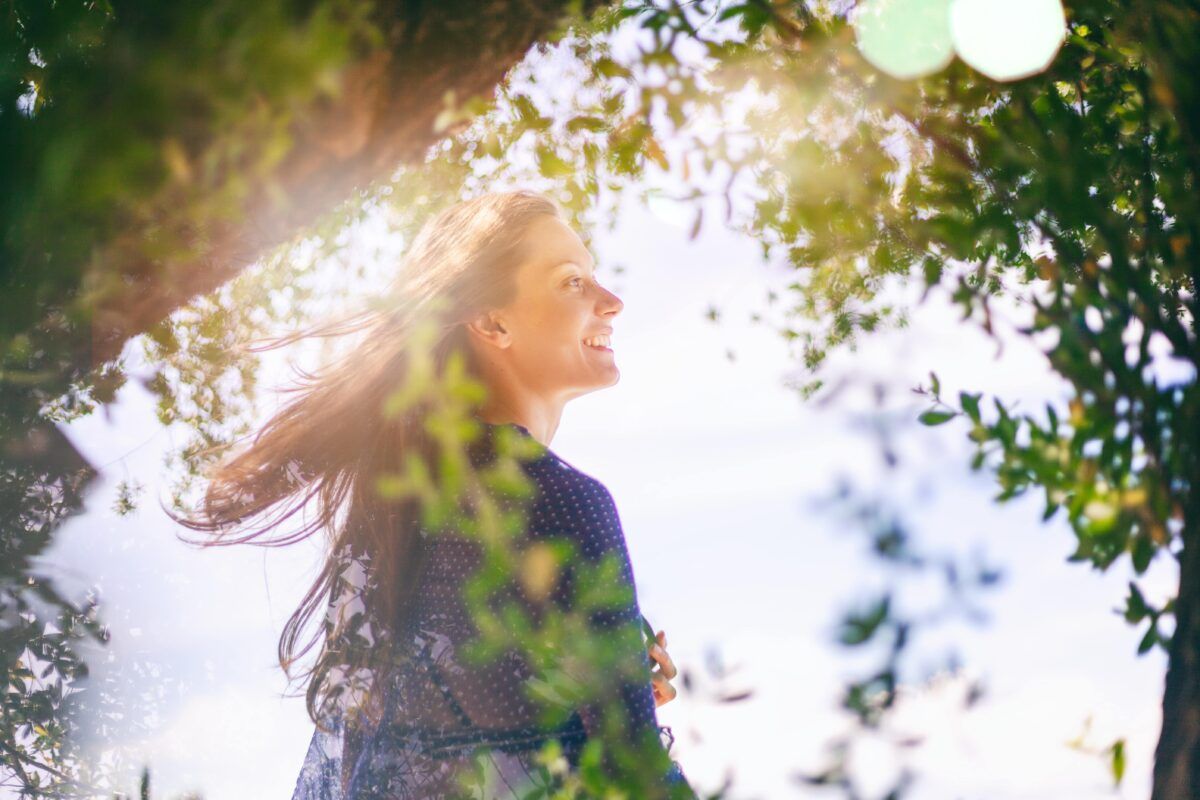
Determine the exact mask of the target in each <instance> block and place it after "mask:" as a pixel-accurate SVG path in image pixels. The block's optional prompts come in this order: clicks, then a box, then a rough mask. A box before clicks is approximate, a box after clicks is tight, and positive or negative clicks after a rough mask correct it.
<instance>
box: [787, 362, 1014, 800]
mask: <svg viewBox="0 0 1200 800" xmlns="http://www.w3.org/2000/svg"><path fill="white" fill-rule="evenodd" d="M886 394H887V393H886V387H885V386H883V385H882V384H876V385H875V392H874V396H875V400H876V404H877V405H879V406H882V405H883V401H884V399H885V398H886ZM877 417H878V418H877V419H876V420H875V421H874V425H873V426H872V430H873V433H874V435H875V436H876V437H877V438H878V440H879V441H878V445H879V453H880V457H881V460H882V461H883V463H884V466H885V468H886V470H887V472H886V473H885V476H886V478H885V479H884V480H882V481H880V486H888V487H893V486H898V485H900V484H901V483H902V476H903V472H902V467H903V465H902V464H901V462H900V459H899V458H898V457H897V456H896V454H895V451H894V448H893V447H892V446H891V439H892V438H893V437H894V436H895V433H894V432H893V431H892V430H891V428H892V427H894V426H896V425H897V423H892V422H889V421H888V418H887V417H886V416H885V415H884V414H882V413H878V414H877ZM909 422H910V421H909V420H905V419H903V418H902V419H901V421H900V423H899V425H900V426H904V425H905V424H908V423H909ZM893 505H897V506H903V507H905V508H907V507H909V506H910V505H912V506H915V505H917V504H916V503H915V502H913V501H912V500H910V499H909V498H905V499H903V500H899V499H895V498H890V499H889V498H884V497H882V496H881V497H874V496H867V495H866V494H865V493H864V492H862V491H861V490H858V489H856V487H855V486H854V484H853V481H852V479H851V478H849V477H846V476H839V477H838V478H837V480H836V486H835V488H834V489H833V491H832V492H830V493H829V494H828V495H827V496H823V497H817V498H815V499H814V500H813V501H812V503H811V505H810V508H811V510H812V511H814V512H816V513H834V514H836V515H837V516H838V518H839V521H840V522H841V523H843V524H839V525H837V527H836V530H838V531H842V530H847V529H849V530H853V531H856V532H858V533H860V534H862V535H863V536H865V537H866V539H867V542H868V551H867V552H868V556H869V557H870V558H871V560H872V561H873V562H874V564H873V566H874V567H876V568H878V569H881V570H883V571H884V572H885V574H886V576H887V582H886V585H885V586H883V587H882V588H880V589H877V590H871V591H870V592H868V593H867V595H866V597H867V599H866V600H865V602H864V601H862V600H861V599H860V600H859V601H857V603H856V604H855V605H852V606H851V607H850V608H848V609H847V610H846V611H845V612H844V613H843V615H842V616H841V617H840V618H839V620H838V624H837V627H836V639H837V642H838V644H840V645H841V646H842V647H843V648H845V649H846V650H848V651H852V652H853V653H863V654H865V655H866V656H867V657H868V659H874V661H871V662H870V665H869V666H868V667H867V669H866V674H865V675H864V676H863V677H861V678H852V679H850V680H848V681H847V683H846V685H845V690H844V693H843V695H842V697H841V708H842V710H843V711H844V712H845V713H846V714H848V715H849V716H850V718H851V721H852V723H851V725H850V727H849V728H848V729H847V730H846V731H845V732H844V733H842V734H840V735H839V736H837V737H836V738H834V739H832V740H830V741H829V742H828V743H827V744H826V750H827V753H826V763H825V764H824V765H823V766H822V767H820V768H818V769H816V770H814V771H808V772H797V773H795V774H794V779H795V780H796V782H797V783H799V784H801V785H805V786H813V787H821V788H825V789H833V790H837V791H839V792H840V793H842V794H843V795H844V796H845V797H847V798H848V800H860V799H861V798H865V797H887V798H890V799H891V800H898V798H901V797H904V796H907V795H908V794H909V793H910V792H911V791H912V790H913V789H914V787H915V786H916V785H917V783H918V781H919V775H918V773H917V772H916V770H915V769H914V768H912V767H911V766H910V765H908V764H907V763H905V761H904V756H905V754H906V753H907V752H910V751H911V750H912V749H913V748H915V747H918V746H920V745H921V744H923V743H924V740H925V738H926V734H925V733H924V732H922V731H920V730H913V729H911V728H909V727H907V723H906V722H904V721H899V720H897V719H895V717H896V712H897V711H898V710H899V709H900V708H901V707H903V706H904V705H906V704H914V703H916V704H919V703H921V702H922V700H923V699H926V698H930V697H937V696H938V695H939V694H945V693H953V692H958V693H960V694H961V695H962V708H963V710H964V711H967V710H970V709H971V708H972V707H974V705H975V704H976V703H977V702H979V700H980V699H982V698H983V697H984V696H985V694H986V688H985V685H984V683H983V681H982V680H981V679H975V678H971V677H969V676H968V675H967V674H965V672H964V671H963V670H962V669H961V667H962V664H961V662H960V657H959V654H958V653H957V652H956V651H953V650H951V651H950V652H948V653H946V654H945V656H944V663H943V664H942V665H941V666H939V667H935V668H932V669H931V668H929V667H928V666H926V667H924V669H925V674H919V673H918V672H917V667H916V665H915V664H914V663H913V662H914V661H915V660H916V652H917V648H916V644H917V642H918V640H919V639H920V638H922V637H929V635H930V632H931V631H935V632H936V631H937V630H938V629H939V628H942V627H946V626H948V625H950V624H952V623H954V622H956V621H958V620H960V619H962V620H965V621H966V622H968V623H971V624H983V623H985V622H987V615H986V612H985V611H984V610H983V609H982V608H981V607H980V606H979V605H978V600H977V598H976V595H977V594H979V593H982V592H984V591H986V590H989V589H991V588H992V587H994V586H996V585H998V584H999V583H1000V582H1001V580H1002V579H1003V573H1002V572H1001V571H1000V570H999V569H998V568H996V567H993V566H990V565H988V563H987V562H986V561H985V560H984V559H983V557H982V556H980V555H979V553H978V552H976V553H974V554H973V555H972V557H971V558H970V559H969V560H968V559H964V558H961V557H959V556H958V555H956V554H954V553H947V554H942V555H937V556H934V555H931V554H928V553H925V552H921V551H920V550H918V549H917V547H916V546H915V543H914V540H915V538H916V537H915V536H914V534H913V532H912V531H911V526H910V525H909V524H908V523H907V522H905V520H904V519H903V516H904V515H903V514H901V513H900V512H898V511H897V510H894V509H893V508H892V506H893ZM844 523H849V525H846V524H844ZM928 575H932V576H933V577H934V579H936V580H937V581H938V586H939V589H940V593H939V598H938V602H936V603H934V604H932V606H931V604H930V603H929V602H928V601H923V600H922V599H921V598H920V593H919V592H918V593H917V595H916V597H915V599H914V596H913V595H911V594H909V592H908V591H906V590H907V589H908V587H909V586H910V585H917V586H919V585H920V583H919V579H921V578H922V577H925V576H928ZM921 653H922V656H923V657H924V658H928V654H929V648H926V649H925V650H923V651H921ZM914 716H915V712H910V713H909V716H908V720H909V721H911V720H912V719H913V718H914ZM878 740H882V741H883V742H885V743H886V745H887V746H888V747H890V748H891V749H892V750H893V751H894V752H895V754H896V755H897V764H898V766H897V768H896V769H895V770H894V771H895V772H896V773H897V774H896V776H895V779H894V782H893V783H892V785H890V786H888V787H887V788H886V789H882V790H880V789H878V788H874V789H870V788H865V787H864V785H863V784H864V783H867V784H868V785H876V784H878V783H879V781H880V775H881V774H882V775H883V776H884V777H886V776H887V774H888V773H889V772H890V771H892V770H889V769H888V765H887V764H879V763H878V760H876V761H875V762H874V763H873V768H872V769H871V770H870V773H869V774H865V775H864V774H861V773H862V772H866V770H864V769H863V767H862V766H861V764H862V762H861V761H859V760H857V759H856V758H855V751H856V748H858V747H861V746H862V742H864V741H878ZM856 763H857V764H859V765H860V766H858V767H857V768H856V767H855V766H854V765H855V764H856Z"/></svg>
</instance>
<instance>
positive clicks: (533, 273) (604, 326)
mask: <svg viewBox="0 0 1200 800" xmlns="http://www.w3.org/2000/svg"><path fill="white" fill-rule="evenodd" d="M526 243H527V246H526V253H528V254H529V255H528V256H527V257H526V260H525V261H524V262H523V263H522V264H521V265H520V267H519V268H518V270H517V274H516V284H517V294H516V298H515V300H514V301H513V302H512V303H510V304H509V305H508V306H506V307H505V308H503V309H498V311H497V319H498V321H499V322H500V324H501V325H503V327H504V331H505V333H506V334H507V337H506V339H507V346H506V347H505V348H504V349H503V351H502V354H498V355H500V358H501V359H502V360H503V362H504V363H505V366H506V368H507V369H508V370H510V371H511V373H513V374H510V375H509V376H508V377H509V378H515V379H516V380H517V381H518V382H519V383H520V384H522V385H523V386H524V387H525V388H526V389H527V390H531V391H534V392H536V393H537V394H539V395H541V396H543V397H557V398H559V399H562V400H563V401H565V400H569V399H571V398H572V397H577V396H579V395H581V394H585V393H587V392H591V391H594V390H596V389H602V388H604V387H606V386H612V385H613V384H615V383H616V382H617V381H618V380H619V379H620V376H621V373H620V371H619V370H618V369H617V362H616V357H615V355H614V354H613V351H612V347H611V344H612V341H611V338H610V337H611V334H612V332H613V317H615V316H616V315H617V314H618V313H620V311H621V309H622V308H624V306H625V304H624V303H622V302H621V299H620V298H619V297H617V296H616V295H615V294H613V293H612V292H610V291H609V290H608V289H605V288H604V287H603V286H601V285H600V284H599V283H597V282H596V275H595V261H594V260H593V258H592V256H591V254H590V253H589V252H588V250H587V248H586V247H585V246H584V244H583V241H582V240H581V239H580V238H579V236H578V235H577V234H576V233H575V231H573V230H571V227H570V226H569V225H567V224H566V223H565V222H563V221H562V220H560V219H558V218H557V217H548V216H547V217H539V218H538V219H537V220H536V221H535V222H534V223H532V224H531V225H530V228H529V230H528V233H527V238H526ZM593 337H604V339H603V346H599V347H595V346H591V345H588V344H585V343H584V340H585V339H592V338H593ZM497 341H498V342H499V341H500V340H497Z"/></svg>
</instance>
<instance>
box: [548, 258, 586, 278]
mask: <svg viewBox="0 0 1200 800" xmlns="http://www.w3.org/2000/svg"><path fill="white" fill-rule="evenodd" d="M569 266H576V267H578V266H582V265H581V264H580V262H578V261H576V260H575V259H573V258H568V259H567V260H565V261H560V262H559V263H558V264H557V265H556V266H555V268H554V269H555V271H556V272H558V271H561V270H563V269H564V268H566V267H569ZM595 272H596V259H594V258H593V259H592V273H593V274H595Z"/></svg>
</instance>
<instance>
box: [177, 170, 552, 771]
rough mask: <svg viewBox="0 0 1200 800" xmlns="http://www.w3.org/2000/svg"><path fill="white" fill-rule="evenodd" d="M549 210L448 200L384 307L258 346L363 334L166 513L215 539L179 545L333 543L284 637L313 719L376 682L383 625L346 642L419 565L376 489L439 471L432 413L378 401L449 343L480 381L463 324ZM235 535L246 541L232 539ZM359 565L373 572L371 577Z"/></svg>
mask: <svg viewBox="0 0 1200 800" xmlns="http://www.w3.org/2000/svg"><path fill="white" fill-rule="evenodd" d="M547 215H548V216H556V217H559V218H562V212H561V210H560V209H559V207H558V206H557V205H556V204H555V203H554V202H553V201H552V200H550V199H548V198H546V197H544V196H542V195H540V194H538V193H535V192H532V191H527V190H517V191H510V192H493V193H488V194H484V195H481V196H479V197H476V198H473V199H470V200H466V201H463V202H460V203H458V204H455V205H453V206H450V207H448V208H446V209H444V210H442V211H441V212H440V213H438V214H437V215H436V216H434V217H433V218H432V219H431V220H429V221H428V222H427V223H426V224H425V225H424V227H423V228H422V229H421V230H420V232H419V233H418V235H417V236H416V237H415V238H414V240H413V242H412V244H411V246H410V247H409V249H408V250H407V252H406V253H405V256H404V258H403V260H402V262H401V267H400V270H399V273H398V276H397V278H396V279H395V280H394V281H393V283H392V286H391V287H389V291H388V292H387V297H388V298H389V301H388V303H387V304H386V305H385V306H383V307H376V308H369V309H367V310H365V311H359V312H357V313H355V314H351V315H350V316H348V317H345V318H342V319H340V320H335V321H332V322H326V323H323V324H319V325H316V326H314V327H311V328H309V329H307V330H305V331H301V332H297V333H292V334H289V335H287V336H284V337H281V338H278V339H274V340H271V343H270V344H268V345H267V346H265V347H259V348H257V349H274V348H277V347H282V346H284V345H287V344H290V343H293V342H295V341H298V340H300V339H304V338H308V337H331V336H342V335H347V334H351V333H358V332H365V336H364V337H363V338H362V340H361V343H359V344H357V345H355V346H354V347H353V348H352V349H350V350H349V351H348V352H347V353H346V354H345V355H344V356H342V357H340V358H337V359H336V360H334V361H332V362H331V363H330V364H328V365H326V366H325V367H323V368H322V369H319V370H317V371H316V372H313V373H308V372H302V379H301V381H300V382H299V384H298V385H296V386H292V387H288V388H287V389H285V391H287V392H296V393H298V397H296V398H295V399H294V400H292V401H291V402H290V403H289V404H287V405H286V406H285V407H284V408H283V409H282V410H280V411H279V412H278V413H277V414H276V415H275V416H274V417H273V418H271V419H270V420H269V421H268V422H267V423H266V424H265V425H264V426H263V427H262V429H261V430H259V431H258V432H257V433H256V434H255V435H254V436H253V438H252V440H251V441H250V444H249V446H248V447H245V448H244V449H242V450H241V451H240V452H236V453H234V454H232V455H231V456H230V457H227V458H225V459H224V460H221V461H219V462H218V463H216V465H215V466H214V468H213V469H212V470H211V471H210V472H209V473H208V474H207V475H206V476H205V477H206V478H207V485H206V489H205V493H204V495H203V497H202V499H201V501H200V503H199V505H198V508H197V513H196V515H195V516H191V517H187V516H182V515H175V514H172V516H173V517H174V518H175V519H176V521H178V522H179V523H180V524H181V525H184V526H185V527H187V528H190V529H192V530H197V531H203V532H205V533H207V534H210V535H211V537H210V538H205V539H202V540H199V541H196V540H187V541H191V542H192V543H195V544H201V545H204V546H214V545H232V544H243V543H252V544H257V545H260V546H282V545H287V544H291V543H293V542H296V541H299V540H301V539H305V538H307V537H309V536H311V535H313V534H314V533H317V532H321V531H323V532H325V533H326V535H327V536H328V537H329V541H328V545H329V547H328V553H327V557H326V558H325V561H324V565H323V568H322V570H321V572H320V574H319V577H318V578H317V580H316V581H315V582H314V583H313V585H312V586H311V587H310V588H309V590H308V592H307V594H305V596H304V598H303V600H302V601H301V603H300V605H299V607H298V608H297V609H296V611H295V612H294V613H293V614H292V615H291V617H290V618H289V619H288V621H287V623H286V625H285V626H284V630H283V633H282V635H281V637H280V640H279V663H280V665H281V666H282V668H283V670H284V673H285V674H286V675H287V676H288V678H289V682H290V681H293V680H296V678H297V677H299V678H307V679H308V686H307V692H306V696H307V708H308V713H309V716H310V717H311V718H312V719H313V721H314V722H315V723H316V724H317V725H318V726H321V724H322V717H323V712H324V709H325V708H326V705H327V703H328V702H329V701H330V700H331V699H333V698H334V697H336V696H337V695H338V694H339V693H340V692H342V691H344V690H346V689H347V687H348V686H351V684H352V680H348V677H349V678H352V677H353V675H354V674H355V672H356V670H359V669H360V668H363V667H364V666H365V667H367V668H368V670H369V671H370V672H371V673H372V674H375V670H377V669H378V666H379V664H378V663H374V664H371V665H368V664H367V659H368V658H370V659H371V660H372V661H373V662H375V661H378V660H379V659H380V653H379V651H380V647H379V646H378V644H379V643H378V642H374V643H372V641H371V640H372V638H373V636H374V635H375V634H377V633H379V631H374V632H372V631H368V632H367V633H365V634H359V635H360V636H364V637H365V639H366V644H367V645H368V646H366V647H351V646H349V644H348V642H349V641H350V640H351V639H353V635H354V634H353V632H352V631H350V630H349V628H350V626H351V624H352V623H353V622H354V621H355V620H357V621H358V622H361V615H359V614H358V613H357V612H359V611H363V610H367V611H369V612H370V617H371V618H372V620H379V621H380V622H381V623H382V624H384V625H389V624H392V625H396V624H399V621H400V620H401V618H402V614H403V612H404V611H405V609H406V608H407V606H408V601H409V597H410V595H409V590H410V589H411V587H412V585H413V583H414V580H415V576H416V569H417V567H418V565H419V552H418V551H419V550H420V536H419V533H418V530H417V527H418V524H419V521H420V520H419V513H418V511H417V510H416V508H415V507H414V504H413V503H412V502H410V501H404V502H401V501H397V500H394V499H385V498H383V497H381V496H380V494H379V493H378V491H377V489H376V481H377V478H379V477H380V476H381V475H384V474H386V473H389V472H391V473H395V472H403V471H404V470H403V466H404V465H405V464H406V462H407V461H408V459H410V458H411V457H412V456H413V455H414V454H415V455H416V456H417V457H419V458H420V459H421V460H422V461H423V463H424V464H425V465H426V467H427V469H428V474H431V475H433V474H437V464H436V463H435V458H436V449H435V446H434V444H435V443H434V442H433V441H431V438H430V436H429V434H428V432H427V431H426V429H425V426H424V417H425V415H426V414H427V413H429V412H430V411H431V410H432V409H430V408H428V407H427V405H422V404H416V405H414V406H413V407H411V408H408V409H406V410H405V411H404V413H401V414H397V415H394V416H390V417H387V416H385V415H384V413H383V408H384V403H385V400H386V399H387V398H388V397H389V395H391V394H392V393H393V392H395V391H396V390H397V389H398V388H400V387H399V386H398V382H399V381H400V380H401V377H402V376H404V375H406V374H407V373H408V370H407V366H408V365H409V363H410V362H411V360H412V359H413V358H416V357H427V358H431V360H432V363H433V365H434V368H435V369H436V370H437V371H438V374H440V373H441V370H443V369H444V367H445V365H446V362H447V360H448V359H449V357H450V355H451V353H453V352H454V351H455V350H456V349H457V350H459V351H461V352H462V353H463V357H464V363H465V365H466V367H467V370H468V372H469V373H475V367H474V364H473V360H472V358H471V351H470V348H469V347H468V346H467V341H466V327H465V325H464V324H463V323H464V322H466V321H468V320H469V319H472V318H474V316H475V315H477V314H479V313H482V312H484V311H486V310H487V309H489V308H495V307H499V306H503V305H505V304H507V303H508V302H510V301H511V300H512V299H513V297H514V295H515V292H516V282H515V280H514V275H515V271H516V268H517V266H518V265H519V264H520V263H522V260H523V259H524V258H525V257H526V256H527V254H528V250H529V243H528V242H527V241H525V234H526V232H527V230H528V227H529V225H530V224H531V223H532V222H534V221H535V220H536V219H538V218H539V217H542V216H547ZM422 321H432V323H433V325H432V330H434V331H435V335H434V337H433V341H432V342H425V341H416V337H414V335H413V333H414V330H415V327H416V326H418V325H419V324H420V323H422ZM415 348H422V352H421V353H417V352H416V349H415ZM310 501H315V504H316V514H315V519H313V520H312V522H310V523H308V524H305V525H303V527H301V528H300V529H299V530H298V531H295V532H292V533H289V534H287V535H279V532H278V530H277V529H278V528H279V527H280V526H281V525H282V524H283V523H285V522H286V521H287V520H288V519H290V518H291V517H292V516H294V515H295V514H296V513H297V512H298V511H300V510H301V509H302V508H304V507H305V506H306V505H307V504H309V502H310ZM273 509H274V513H273V514H270V515H269V516H267V517H265V518H262V517H263V515H265V514H267V512H270V511H272V510H273ZM168 513H170V512H168ZM260 518H261V519H260ZM256 519H259V521H258V522H254V523H251V521H252V520H256ZM235 530H242V531H244V533H243V534H242V535H238V536H230V535H229V534H230V532H232V531H235ZM364 563H365V564H366V565H368V566H369V573H370V576H371V577H370V579H369V580H365V581H364V580H363V569H362V568H363V565H364ZM356 584H357V585H356ZM349 593H360V594H361V598H360V599H361V605H358V606H357V608H355V607H354V606H352V605H344V606H343V607H342V608H341V609H340V610H339V611H338V613H336V614H335V613H334V610H335V609H334V608H333V606H336V601H337V600H338V598H339V597H341V596H346V595H347V594H349ZM323 603H329V604H330V605H331V607H330V608H329V610H328V611H327V613H326V619H325V624H324V625H323V627H322V629H321V630H318V631H317V632H316V633H315V634H314V635H313V637H312V638H311V639H310V640H309V641H308V642H307V644H305V646H304V647H303V648H301V649H298V648H299V641H300V637H301V634H302V631H303V630H304V629H305V626H306V624H307V623H308V621H309V619H310V618H312V617H313V616H314V615H315V614H316V613H317V612H318V611H319V610H320V609H321V606H322V604H323ZM355 603H356V604H357V603H358V600H355ZM317 644H320V646H321V647H320V651H319V654H318V656H317V658H316V660H315V663H314V664H313V665H312V667H310V668H309V669H308V670H306V671H304V672H301V673H300V674H299V676H293V675H292V667H293V666H294V665H295V663H296V662H297V661H298V660H299V659H300V658H301V657H302V656H304V654H305V653H307V652H308V651H309V650H311V649H312V648H313V647H314V646H316V645H317ZM388 658H391V656H390V655H389V656H388ZM376 713H378V709H376ZM347 766H348V765H347Z"/></svg>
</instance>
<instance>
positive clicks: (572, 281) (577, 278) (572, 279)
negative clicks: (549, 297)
mask: <svg viewBox="0 0 1200 800" xmlns="http://www.w3.org/2000/svg"><path fill="white" fill-rule="evenodd" d="M582 280H583V278H580V277H574V278H571V280H569V281H567V283H574V282H575V281H582Z"/></svg>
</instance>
